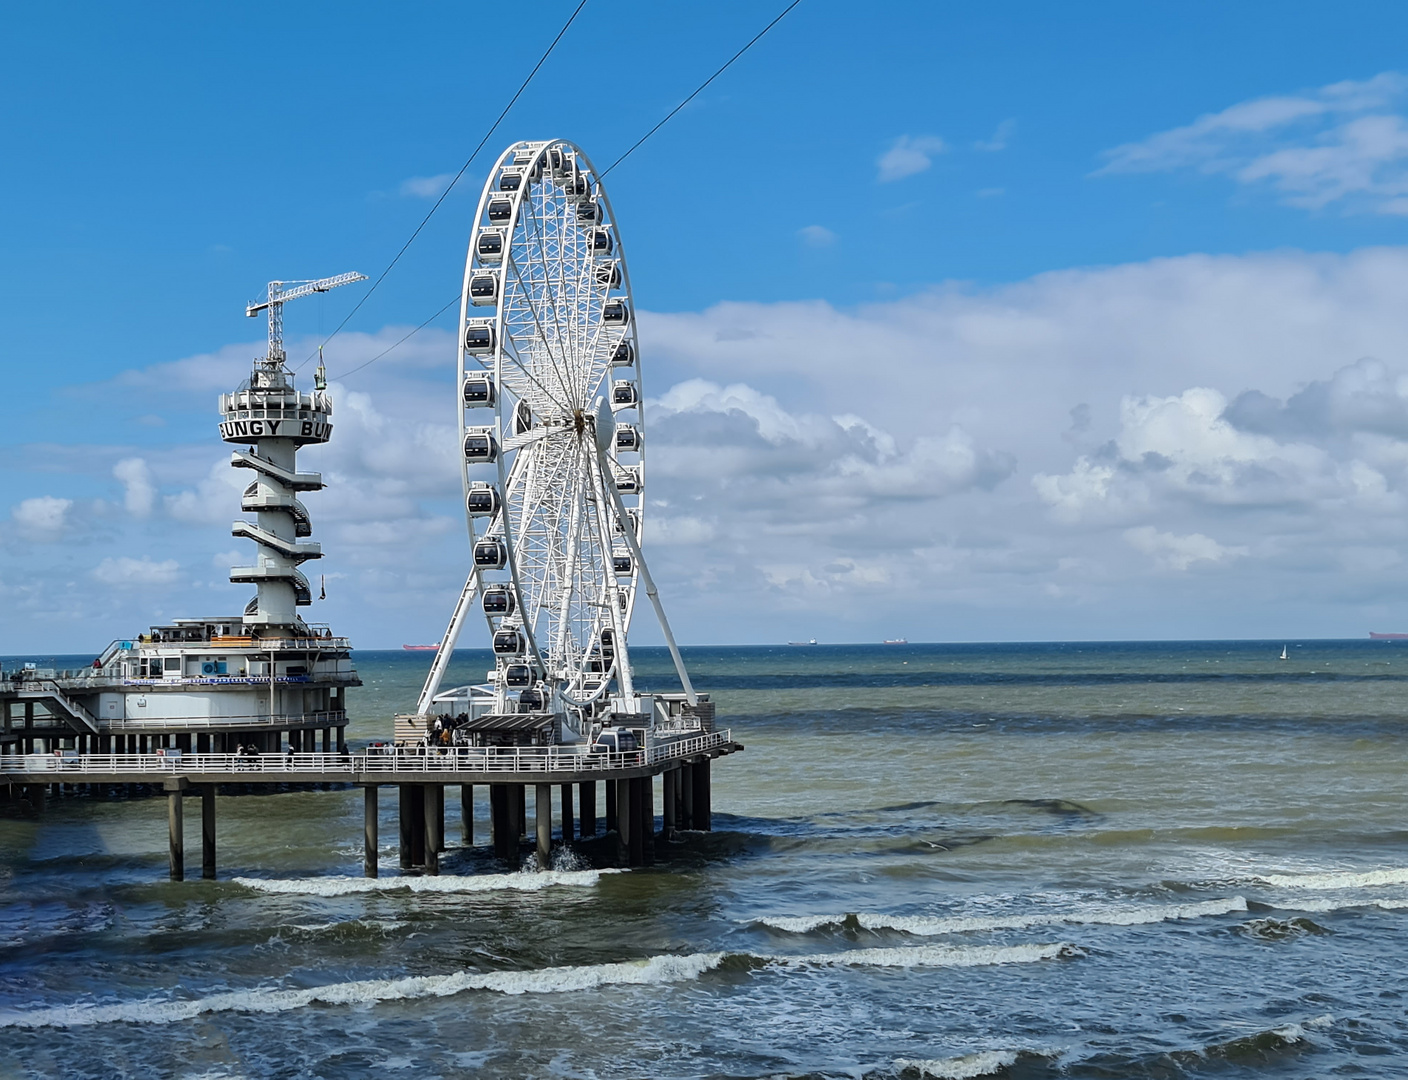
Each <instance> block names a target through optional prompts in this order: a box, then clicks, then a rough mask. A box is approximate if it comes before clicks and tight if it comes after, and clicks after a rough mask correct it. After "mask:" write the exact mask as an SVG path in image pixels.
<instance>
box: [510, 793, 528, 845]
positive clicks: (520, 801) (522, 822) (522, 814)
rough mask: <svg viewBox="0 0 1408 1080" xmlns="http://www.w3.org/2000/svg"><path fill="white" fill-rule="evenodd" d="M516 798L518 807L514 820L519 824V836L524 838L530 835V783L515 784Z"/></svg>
mask: <svg viewBox="0 0 1408 1080" xmlns="http://www.w3.org/2000/svg"><path fill="white" fill-rule="evenodd" d="M513 787H514V796H513V797H514V800H515V806H516V807H517V809H516V810H515V812H514V821H515V822H517V824H518V838H519V839H520V840H522V839H523V838H524V837H525V836H527V835H528V785H527V784H514V785H513Z"/></svg>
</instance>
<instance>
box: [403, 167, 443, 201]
mask: <svg viewBox="0 0 1408 1080" xmlns="http://www.w3.org/2000/svg"><path fill="white" fill-rule="evenodd" d="M454 178H455V174H454V173H437V174H436V175H435V176H412V177H410V178H408V179H406V180H402V181H401V186H400V188H399V189H398V190H399V191H400V193H401V194H402V195H404V196H406V197H408V198H412V199H438V198H439V197H440V193H441V192H443V191H444V190H445V188H446V187H448V186H449V184H450V181H451V180H453V179H454Z"/></svg>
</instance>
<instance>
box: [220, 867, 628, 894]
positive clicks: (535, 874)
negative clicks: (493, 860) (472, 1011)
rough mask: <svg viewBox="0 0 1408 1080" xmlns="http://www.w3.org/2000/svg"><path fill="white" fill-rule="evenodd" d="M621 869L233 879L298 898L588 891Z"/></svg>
mask: <svg viewBox="0 0 1408 1080" xmlns="http://www.w3.org/2000/svg"><path fill="white" fill-rule="evenodd" d="M624 872H625V871H623V870H615V869H606V870H531V871H529V870H523V871H519V872H518V873H516V874H466V875H455V874H448V875H445V876H443V877H441V876H429V877H394V878H360V877H315V878H247V877H237V878H234V879H233V880H234V883H235V884H236V885H243V886H244V887H245V888H247V889H255V890H257V891H259V892H266V893H278V894H280V895H297V896H350V895H352V894H353V893H379V892H395V891H398V890H407V891H410V892H415V893H478V892H498V891H501V890H514V891H518V892H537V891H538V890H540V889H546V888H549V887H551V886H554V885H575V886H577V887H578V888H589V887H590V886H593V885H595V884H596V883H597V882H598V881H600V880H601V876H602V875H603V874H619V873H624Z"/></svg>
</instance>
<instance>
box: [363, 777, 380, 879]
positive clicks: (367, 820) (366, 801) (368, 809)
mask: <svg viewBox="0 0 1408 1080" xmlns="http://www.w3.org/2000/svg"><path fill="white" fill-rule="evenodd" d="M376 797H377V786H376V785H375V784H368V785H367V786H366V787H364V788H363V789H362V876H363V877H376V875H377V852H376V846H377V836H376V827H377V806H376Z"/></svg>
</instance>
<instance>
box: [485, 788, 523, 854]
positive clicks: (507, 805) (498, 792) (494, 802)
mask: <svg viewBox="0 0 1408 1080" xmlns="http://www.w3.org/2000/svg"><path fill="white" fill-rule="evenodd" d="M514 786H515V785H512V784H490V785H489V827H490V832H491V834H492V836H493V843H494V855H495V856H496V857H497V858H500V859H502V860H504V861H505V862H509V863H512V862H515V861H517V860H516V857H517V855H518V823H517V822H516V821H515V820H514V810H515V809H516V808H517V806H518V797H517V796H516V795H515V794H514V793H513V791H512V790H511V789H512V788H513V787H514Z"/></svg>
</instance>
